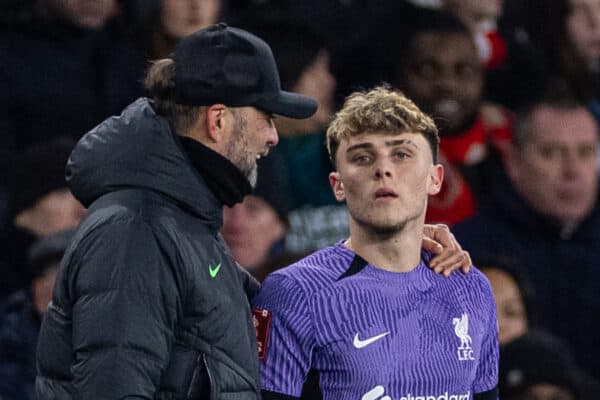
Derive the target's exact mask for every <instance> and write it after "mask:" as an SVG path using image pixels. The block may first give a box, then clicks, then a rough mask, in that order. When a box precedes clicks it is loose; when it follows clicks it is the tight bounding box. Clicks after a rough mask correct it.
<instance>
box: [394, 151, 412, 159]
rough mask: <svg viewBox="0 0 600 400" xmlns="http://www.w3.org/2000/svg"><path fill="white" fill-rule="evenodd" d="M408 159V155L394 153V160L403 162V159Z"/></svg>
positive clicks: (400, 152)
mask: <svg viewBox="0 0 600 400" xmlns="http://www.w3.org/2000/svg"><path fill="white" fill-rule="evenodd" d="M408 157H410V155H409V154H408V153H405V152H403V151H399V152H397V153H394V158H396V159H399V160H403V159H405V158H408Z"/></svg>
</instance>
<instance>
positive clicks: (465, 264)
mask: <svg viewBox="0 0 600 400" xmlns="http://www.w3.org/2000/svg"><path fill="white" fill-rule="evenodd" d="M434 261H435V262H434ZM430 266H431V268H432V269H433V270H434V271H435V272H436V273H438V274H439V273H441V274H443V275H444V276H450V274H451V273H452V272H454V271H456V270H457V269H460V270H461V271H462V272H463V273H467V272H469V271H470V269H471V257H470V256H469V253H468V252H466V251H464V250H460V251H458V252H453V253H448V254H444V257H443V258H442V256H438V257H436V259H435V260H432V262H431V265H430Z"/></svg>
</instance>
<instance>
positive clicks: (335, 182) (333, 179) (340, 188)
mask: <svg viewBox="0 0 600 400" xmlns="http://www.w3.org/2000/svg"><path fill="white" fill-rule="evenodd" d="M329 184H330V185H331V190H333V194H334V196H335V198H336V200H337V201H344V200H346V193H345V191H344V183H343V182H342V179H341V177H340V173H339V172H337V171H334V172H331V173H330V174H329Z"/></svg>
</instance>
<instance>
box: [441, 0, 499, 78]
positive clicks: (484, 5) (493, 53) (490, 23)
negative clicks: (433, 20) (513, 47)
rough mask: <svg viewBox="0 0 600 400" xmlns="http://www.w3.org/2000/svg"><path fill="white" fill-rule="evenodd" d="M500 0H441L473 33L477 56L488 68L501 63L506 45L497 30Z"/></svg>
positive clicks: (443, 5)
mask: <svg viewBox="0 0 600 400" xmlns="http://www.w3.org/2000/svg"><path fill="white" fill-rule="evenodd" d="M502 3H503V1H502V0H442V7H443V8H444V9H446V10H448V11H450V12H451V13H453V14H454V15H456V16H457V17H458V18H460V19H461V21H463V23H464V24H465V25H467V26H468V27H469V29H470V30H471V32H472V34H473V38H474V40H475V44H476V45H477V50H478V52H479V58H480V59H481V61H482V62H483V63H484V64H485V65H486V67H488V68H495V67H498V66H499V65H501V64H502V63H503V62H504V61H505V59H506V56H507V52H508V50H507V46H506V43H505V41H504V39H503V38H502V37H501V36H500V34H499V33H498V30H497V27H498V26H497V21H498V18H500V16H501V15H502Z"/></svg>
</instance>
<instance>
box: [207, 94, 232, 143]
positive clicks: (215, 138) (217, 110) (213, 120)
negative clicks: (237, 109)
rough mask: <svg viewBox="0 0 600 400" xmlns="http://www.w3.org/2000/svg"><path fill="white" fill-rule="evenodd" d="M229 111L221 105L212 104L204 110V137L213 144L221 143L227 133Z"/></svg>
mask: <svg viewBox="0 0 600 400" xmlns="http://www.w3.org/2000/svg"><path fill="white" fill-rule="evenodd" d="M228 112H230V110H229V109H228V108H227V106H225V105H223V104H213V105H212V106H210V107H208V108H207V109H206V119H205V123H206V136H207V137H208V139H209V141H211V142H213V143H221V142H223V140H225V139H226V137H227V135H226V134H228V132H227V129H226V128H227V127H228V121H227V118H226V117H227V114H228Z"/></svg>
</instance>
